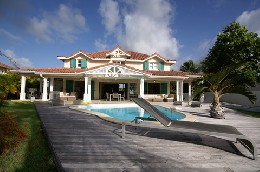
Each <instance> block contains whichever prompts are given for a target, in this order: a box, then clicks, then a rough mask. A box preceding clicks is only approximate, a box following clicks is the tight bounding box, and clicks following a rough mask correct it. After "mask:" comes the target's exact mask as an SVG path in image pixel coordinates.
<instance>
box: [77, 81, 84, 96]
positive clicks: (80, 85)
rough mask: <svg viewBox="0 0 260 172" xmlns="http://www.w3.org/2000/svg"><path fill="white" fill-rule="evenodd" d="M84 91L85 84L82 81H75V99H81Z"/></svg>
mask: <svg viewBox="0 0 260 172" xmlns="http://www.w3.org/2000/svg"><path fill="white" fill-rule="evenodd" d="M84 89H85V82H84V81H75V92H76V97H77V99H83V94H84Z"/></svg>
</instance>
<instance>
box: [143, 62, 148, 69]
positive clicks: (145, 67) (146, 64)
mask: <svg viewBox="0 0 260 172" xmlns="http://www.w3.org/2000/svg"><path fill="white" fill-rule="evenodd" d="M144 70H149V62H148V61H145V62H144Z"/></svg>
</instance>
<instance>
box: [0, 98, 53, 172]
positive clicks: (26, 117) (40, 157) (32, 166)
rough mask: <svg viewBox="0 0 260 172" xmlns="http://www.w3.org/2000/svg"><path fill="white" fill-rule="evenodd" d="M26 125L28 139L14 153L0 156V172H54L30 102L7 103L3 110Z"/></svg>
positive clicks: (39, 125) (45, 142)
mask: <svg viewBox="0 0 260 172" xmlns="http://www.w3.org/2000/svg"><path fill="white" fill-rule="evenodd" d="M4 109H5V110H6V111H8V112H11V113H12V114H14V115H15V116H16V119H17V122H18V124H19V125H20V126H24V125H26V129H27V134H28V137H27V138H26V139H25V140H24V141H23V142H22V143H21V144H20V145H19V146H18V147H17V148H16V150H14V151H9V152H7V153H5V154H3V155H0V164H1V165H0V172H1V171H56V167H55V164H54V158H53V156H52V154H51V151H50V149H49V147H48V144H47V139H46V138H45V136H44V135H43V132H42V131H41V123H40V120H39V117H38V115H37V112H36V110H35V107H34V105H33V104H32V103H30V102H20V101H16V102H15V101H9V103H8V105H7V106H6V107H5V108H4Z"/></svg>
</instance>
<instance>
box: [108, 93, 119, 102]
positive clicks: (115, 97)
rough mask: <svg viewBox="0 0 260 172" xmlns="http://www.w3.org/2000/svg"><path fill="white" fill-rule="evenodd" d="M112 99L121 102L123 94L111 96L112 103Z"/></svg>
mask: <svg viewBox="0 0 260 172" xmlns="http://www.w3.org/2000/svg"><path fill="white" fill-rule="evenodd" d="M111 99H117V100H118V101H121V94H118V93H113V94H110V96H109V100H110V101H111Z"/></svg>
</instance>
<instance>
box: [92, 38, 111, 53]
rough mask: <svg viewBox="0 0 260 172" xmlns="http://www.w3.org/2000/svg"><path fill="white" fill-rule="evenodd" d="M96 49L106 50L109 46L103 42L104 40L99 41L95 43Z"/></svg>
mask: <svg viewBox="0 0 260 172" xmlns="http://www.w3.org/2000/svg"><path fill="white" fill-rule="evenodd" d="M95 47H96V48H97V49H98V50H105V49H107V48H108V45H107V44H106V43H105V42H102V40H100V39H98V40H96V41H95Z"/></svg>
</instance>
